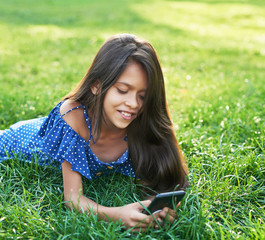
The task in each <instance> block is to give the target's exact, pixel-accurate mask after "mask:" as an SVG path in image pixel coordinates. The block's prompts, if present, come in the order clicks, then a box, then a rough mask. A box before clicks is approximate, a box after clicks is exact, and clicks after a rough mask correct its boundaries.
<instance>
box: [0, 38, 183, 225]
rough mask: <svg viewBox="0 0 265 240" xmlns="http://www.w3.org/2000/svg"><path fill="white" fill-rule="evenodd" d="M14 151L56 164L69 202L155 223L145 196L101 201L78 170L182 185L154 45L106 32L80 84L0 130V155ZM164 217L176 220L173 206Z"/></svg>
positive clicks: (160, 188)
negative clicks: (88, 191) (35, 114)
mask: <svg viewBox="0 0 265 240" xmlns="http://www.w3.org/2000/svg"><path fill="white" fill-rule="evenodd" d="M14 157H16V158H18V159H23V160H26V161H30V160H31V159H32V158H33V157H35V158H37V159H38V161H39V163H40V164H49V163H51V162H54V161H57V162H59V163H61V168H62V174H63V184H64V198H65V201H66V206H67V207H69V208H71V207H75V208H77V209H83V210H84V211H87V212H89V211H91V210H92V211H93V212H94V213H95V214H98V216H99V217H100V218H102V219H106V220H107V219H112V220H114V221H117V220H119V219H121V220H122V222H123V224H124V225H125V226H126V227H128V228H129V227H135V229H136V230H140V229H142V230H145V229H147V228H148V227H150V226H151V227H152V226H155V225H156V223H155V221H154V218H153V217H152V216H147V215H145V214H143V213H141V211H142V210H143V207H142V206H148V205H149V204H150V200H145V201H142V202H140V203H139V202H135V203H132V204H129V205H125V206H122V207H105V206H101V205H99V204H97V203H95V202H93V201H92V200H91V199H89V198H88V197H86V196H84V195H83V192H82V175H83V176H85V177H86V178H88V179H93V178H96V177H98V176H100V175H104V174H109V173H113V172H118V173H122V174H124V175H128V176H131V177H134V178H136V179H140V180H141V183H142V184H143V185H145V186H147V187H148V188H150V189H152V190H153V191H155V192H165V191H171V190H175V189H181V188H185V186H186V185H187V181H186V174H187V169H186V165H185V162H184V159H183V157H182V155H181V151H180V149H179V147H178V144H177V140H176V137H175V135H174V131H173V127H172V123H171V120H170V118H169V114H168V110H167V104H166V98H165V87H164V79H163V74H162V70H161V66H160V63H159V60H158V57H157V55H156V52H155V50H154V48H153V47H152V46H151V45H150V44H149V43H148V42H146V41H143V40H140V39H138V38H136V37H135V36H133V35H129V34H120V35H115V36H113V37H111V38H110V39H108V40H107V41H106V42H105V43H104V44H103V45H102V47H101V48H100V49H99V51H98V53H97V55H96V57H95V59H94V61H93V63H92V65H91V67H90V68H89V70H88V72H87V73H86V75H85V76H84V78H83V79H82V81H81V82H80V84H79V85H78V86H77V88H76V89H75V90H74V91H72V92H70V93H69V94H68V95H66V96H65V97H64V99H63V100H62V101H61V102H60V103H59V104H58V105H57V106H56V107H55V108H54V109H53V110H52V111H51V112H50V114H49V115H48V117H44V118H39V119H33V120H29V121H22V122H18V123H17V124H14V125H13V126H11V127H10V129H8V130H4V131H1V133H0V161H2V160H5V159H10V158H14ZM80 193H81V196H80ZM166 217H167V219H168V220H169V221H174V219H175V217H176V215H175V212H174V210H173V209H168V208H164V209H163V210H162V211H161V212H160V213H157V214H156V215H155V219H157V220H158V221H163V220H164V219H165V218H166Z"/></svg>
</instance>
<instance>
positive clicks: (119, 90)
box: [117, 88, 127, 94]
mask: <svg viewBox="0 0 265 240" xmlns="http://www.w3.org/2000/svg"><path fill="white" fill-rule="evenodd" d="M117 90H118V92H119V93H121V94H125V93H127V91H124V90H121V89H119V88H117Z"/></svg>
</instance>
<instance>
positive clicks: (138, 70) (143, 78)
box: [115, 62, 147, 90]
mask: <svg viewBox="0 0 265 240" xmlns="http://www.w3.org/2000/svg"><path fill="white" fill-rule="evenodd" d="M115 84H119V85H125V86H128V87H131V88H135V89H138V90H146V88H147V73H146V71H145V70H144V68H143V67H142V65H141V64H139V63H136V62H131V63H130V64H129V65H128V66H127V67H126V68H125V70H124V72H123V73H122V74H121V76H120V77H119V78H118V80H117V81H116V83H115Z"/></svg>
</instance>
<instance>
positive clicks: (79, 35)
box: [0, 0, 265, 239]
mask: <svg viewBox="0 0 265 240" xmlns="http://www.w3.org/2000/svg"><path fill="white" fill-rule="evenodd" d="M264 12H265V4H264V1H261V0H254V1H251V0H237V1H225V0H219V1H215V0H193V1H185V0H182V1H162V0H152V1H142V0H141V1H140V0H137V1H129V0H115V1H105V0H99V1H87V0H78V1H70V0H65V1H61V0H59V1H58V0H56V1H55V0H48V1H39V2H36V1H33V0H23V1H18V0H10V1H0V36H1V41H0V129H5V128H7V127H8V126H10V125H11V124H12V123H15V122H17V121H19V120H23V119H29V118H34V117H39V116H45V115H47V114H48V113H49V111H50V110H51V108H52V107H53V106H54V105H55V104H56V103H57V102H58V101H59V100H60V99H61V97H62V96H63V95H64V94H66V93H67V92H68V91H70V90H71V89H72V88H73V87H74V86H75V85H76V83H77V82H79V80H80V79H81V78H82V77H83V75H84V74H85V72H86V70H87V69H88V67H89V65H90V63H91V62H92V59H93V57H94V55H95V54H96V52H97V50H98V48H99V46H100V45H101V44H102V43H103V41H104V40H105V39H106V38H107V37H109V36H110V35H112V34H115V33H119V32H130V33H134V34H136V35H139V36H140V37H143V38H146V39H148V40H149V41H150V42H151V43H152V44H153V45H154V47H155V48H156V49H157V52H158V54H159V56H160V60H161V64H162V67H163V70H164V73H165V79H166V88H167V98H168V104H169V109H170V110H171V116H172V118H173V121H174V126H175V130H176V134H177V137H178V140H179V143H180V146H181V148H182V150H183V152H184V154H185V156H186V159H187V162H188V165H189V169H190V175H189V181H190V186H189V188H188V190H187V195H186V198H185V199H184V201H183V202H182V205H181V207H180V208H179V209H178V215H179V219H178V221H177V222H176V223H175V224H173V226H165V227H164V228H163V229H159V230H151V231H149V232H147V233H142V234H135V235H133V234H132V233H131V231H130V230H128V231H125V230H124V228H123V227H122V226H121V224H120V223H105V222H103V221H100V220H98V219H97V217H95V216H90V217H89V216H86V214H78V213H76V212H71V211H69V210H68V209H66V208H65V207H64V206H63V203H62V201H63V194H62V192H63V186H62V177H61V173H60V172H59V171H55V170H53V169H52V168H50V167H45V168H43V167H40V166H36V165H35V164H33V165H31V164H24V163H20V162H18V161H7V162H4V163H1V164H0V238H3V239H8V238H9V239H15V238H18V237H20V238H22V239H26V238H35V239H89V238H90V239H105V238H106V239H125V238H132V239H153V238H156V239H157V238H159V239H178V238H180V239H263V238H264V237H265V229H264V222H265V217H264V216H265V214H264V206H265V194H264V190H265V187H264V179H265V158H264V150H265V139H264V136H265V128H264V126H265V122H264V119H265V102H264V96H265V88H264V85H265V71H264V69H265V61H264V56H265V47H264V46H265V35H264V28H265V16H264V14H263V13H264ZM85 192H86V195H87V196H89V197H91V198H92V199H94V200H97V201H99V202H100V203H102V204H105V205H108V206H118V205H122V204H125V203H130V202H132V201H135V200H136V199H138V197H139V196H138V192H136V187H135V186H134V185H133V184H132V183H131V182H130V181H128V178H124V177H121V176H114V177H113V178H101V179H98V180H95V181H93V182H92V183H90V182H89V181H85Z"/></svg>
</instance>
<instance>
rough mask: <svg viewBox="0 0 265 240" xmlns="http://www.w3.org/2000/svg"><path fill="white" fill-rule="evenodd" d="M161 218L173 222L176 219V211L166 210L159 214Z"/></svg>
mask: <svg viewBox="0 0 265 240" xmlns="http://www.w3.org/2000/svg"><path fill="white" fill-rule="evenodd" d="M159 217H160V218H162V219H164V220H166V221H169V222H173V221H174V220H175V218H176V213H175V211H174V210H172V209H169V208H164V209H163V210H162V211H161V212H160V213H159Z"/></svg>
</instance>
